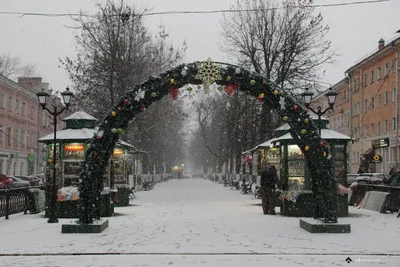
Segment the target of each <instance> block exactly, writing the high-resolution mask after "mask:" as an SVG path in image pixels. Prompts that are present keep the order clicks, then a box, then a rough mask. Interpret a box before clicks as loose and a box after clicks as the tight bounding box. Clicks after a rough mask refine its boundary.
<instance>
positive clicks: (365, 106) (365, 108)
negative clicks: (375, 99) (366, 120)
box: [364, 99, 368, 111]
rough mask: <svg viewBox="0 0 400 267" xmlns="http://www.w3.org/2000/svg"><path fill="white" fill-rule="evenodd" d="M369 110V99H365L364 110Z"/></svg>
mask: <svg viewBox="0 0 400 267" xmlns="http://www.w3.org/2000/svg"><path fill="white" fill-rule="evenodd" d="M367 110H368V100H367V99H365V100H364V111H367Z"/></svg>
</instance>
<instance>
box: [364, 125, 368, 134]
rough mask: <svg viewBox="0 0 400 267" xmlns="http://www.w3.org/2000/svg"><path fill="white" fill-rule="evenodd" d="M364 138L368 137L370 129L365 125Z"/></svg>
mask: <svg viewBox="0 0 400 267" xmlns="http://www.w3.org/2000/svg"><path fill="white" fill-rule="evenodd" d="M364 136H368V127H367V125H364Z"/></svg>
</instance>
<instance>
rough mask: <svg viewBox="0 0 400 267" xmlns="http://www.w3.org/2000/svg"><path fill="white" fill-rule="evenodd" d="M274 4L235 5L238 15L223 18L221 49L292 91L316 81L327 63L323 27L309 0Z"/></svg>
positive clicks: (255, 0)
mask: <svg viewBox="0 0 400 267" xmlns="http://www.w3.org/2000/svg"><path fill="white" fill-rule="evenodd" d="M279 2H280V1H277V0H268V1H264V0H244V1H238V2H237V3H236V5H234V6H233V7H232V8H233V9H239V10H242V12H238V13H237V12H235V13H233V14H229V15H226V16H225V18H224V21H223V24H222V25H223V30H222V40H223V42H222V49H223V51H224V52H226V53H227V55H229V56H232V57H233V58H235V59H236V60H237V62H238V63H240V64H241V65H243V66H246V67H249V68H251V69H253V70H254V71H255V72H257V73H259V74H262V75H264V76H265V77H266V78H267V79H268V80H271V81H273V82H275V83H276V84H278V85H281V86H282V87H283V86H287V87H290V88H298V87H299V86H302V85H304V82H305V81H314V80H316V79H318V78H320V77H321V75H322V74H323V72H322V71H321V68H322V66H323V65H324V64H326V63H332V62H333V57H334V53H333V52H332V51H331V50H330V46H331V42H330V41H329V40H327V39H326V34H327V32H328V31H329V28H328V26H325V25H324V24H323V18H322V15H321V14H320V13H319V14H315V9H314V8H313V7H312V5H313V3H314V1H313V0H284V1H283V3H282V4H279ZM246 10H247V11H246ZM249 10H251V11H249ZM255 10H256V11H255Z"/></svg>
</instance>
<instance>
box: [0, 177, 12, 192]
mask: <svg viewBox="0 0 400 267" xmlns="http://www.w3.org/2000/svg"><path fill="white" fill-rule="evenodd" d="M12 186H13V180H12V179H10V178H9V177H7V176H6V175H5V174H2V175H1V178H0V190H1V189H7V188H8V187H12Z"/></svg>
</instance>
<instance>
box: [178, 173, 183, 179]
mask: <svg viewBox="0 0 400 267" xmlns="http://www.w3.org/2000/svg"><path fill="white" fill-rule="evenodd" d="M181 176H182V173H181V172H180V171H179V172H178V179H179V180H181Z"/></svg>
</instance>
